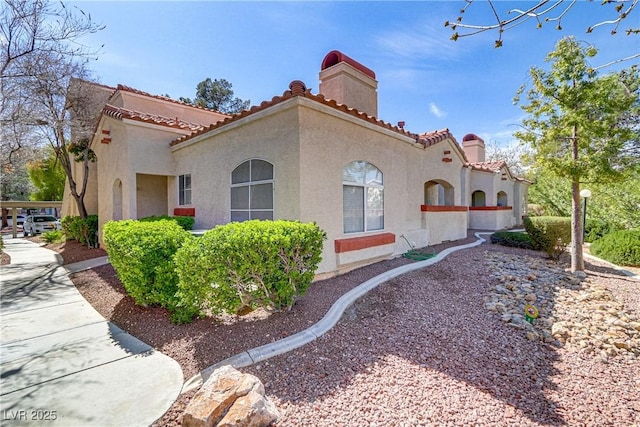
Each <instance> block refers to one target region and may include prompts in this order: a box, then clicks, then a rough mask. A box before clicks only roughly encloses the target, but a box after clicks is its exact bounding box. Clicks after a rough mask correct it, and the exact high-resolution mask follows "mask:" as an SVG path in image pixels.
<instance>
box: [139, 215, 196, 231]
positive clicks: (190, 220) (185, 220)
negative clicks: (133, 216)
mask: <svg viewBox="0 0 640 427" xmlns="http://www.w3.org/2000/svg"><path fill="white" fill-rule="evenodd" d="M165 219H168V220H171V221H175V222H177V223H178V225H179V226H180V227H182V228H183V229H184V230H187V231H189V230H193V224H194V222H195V218H194V217H192V216H169V215H155V216H147V217H144V218H139V219H138V221H142V222H153V221H162V220H165Z"/></svg>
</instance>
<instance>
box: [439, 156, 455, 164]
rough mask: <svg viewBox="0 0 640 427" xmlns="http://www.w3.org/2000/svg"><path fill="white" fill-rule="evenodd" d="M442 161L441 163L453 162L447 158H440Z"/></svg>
mask: <svg viewBox="0 0 640 427" xmlns="http://www.w3.org/2000/svg"><path fill="white" fill-rule="evenodd" d="M442 161H443V162H445V163H450V162H452V161H453V160H451V159H450V158H449V157H443V158H442Z"/></svg>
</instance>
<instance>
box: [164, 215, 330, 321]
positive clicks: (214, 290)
mask: <svg viewBox="0 0 640 427" xmlns="http://www.w3.org/2000/svg"><path fill="white" fill-rule="evenodd" d="M325 237H326V236H325V233H324V232H323V231H322V230H320V229H319V228H318V227H317V226H316V225H315V224H313V223H307V224H303V223H300V222H294V221H258V220H254V221H245V222H234V223H230V224H226V225H222V226H218V227H216V228H214V229H213V230H209V231H207V232H206V233H205V234H204V235H203V236H202V237H199V238H197V239H193V240H190V241H189V242H187V243H186V244H185V245H183V246H182V248H180V250H179V251H178V253H177V254H176V256H175V261H176V270H177V272H178V276H179V277H180V280H179V283H178V287H179V291H178V296H179V297H180V300H181V303H180V304H181V307H180V314H181V319H180V320H181V321H189V320H190V319H191V318H192V317H193V316H196V315H202V314H203V312H204V311H210V312H212V313H214V314H217V313H220V312H230V313H233V312H237V311H238V310H239V309H241V308H244V307H252V308H255V307H258V306H262V307H267V308H269V309H276V310H277V309H282V308H283V307H287V308H291V306H292V305H293V303H294V301H295V298H296V297H297V296H299V295H304V293H305V292H306V290H307V288H308V287H309V285H310V284H311V281H312V280H313V277H314V274H315V271H316V269H317V267H318V264H319V263H320V260H321V253H322V243H323V240H324V239H325Z"/></svg>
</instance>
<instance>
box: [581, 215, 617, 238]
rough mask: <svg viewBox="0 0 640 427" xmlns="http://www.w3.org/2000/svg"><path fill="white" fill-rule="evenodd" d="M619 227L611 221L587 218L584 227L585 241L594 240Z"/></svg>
mask: <svg viewBox="0 0 640 427" xmlns="http://www.w3.org/2000/svg"><path fill="white" fill-rule="evenodd" d="M619 229H620V228H619V227H617V226H616V224H614V223H611V222H605V221H602V220H599V219H595V220H591V219H589V220H587V225H586V227H585V236H584V241H585V242H591V243H592V242H595V241H596V240H598V239H600V238H602V237H604V236H606V235H607V234H609V233H613V232H614V231H617V230H619Z"/></svg>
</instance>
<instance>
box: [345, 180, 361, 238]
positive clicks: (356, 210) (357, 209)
mask: <svg viewBox="0 0 640 427" xmlns="http://www.w3.org/2000/svg"><path fill="white" fill-rule="evenodd" d="M342 193H343V198H344V200H343V205H342V206H343V212H342V213H343V218H344V232H345V233H356V232H358V231H364V187H359V186H355V185H344V186H343V187H342Z"/></svg>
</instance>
